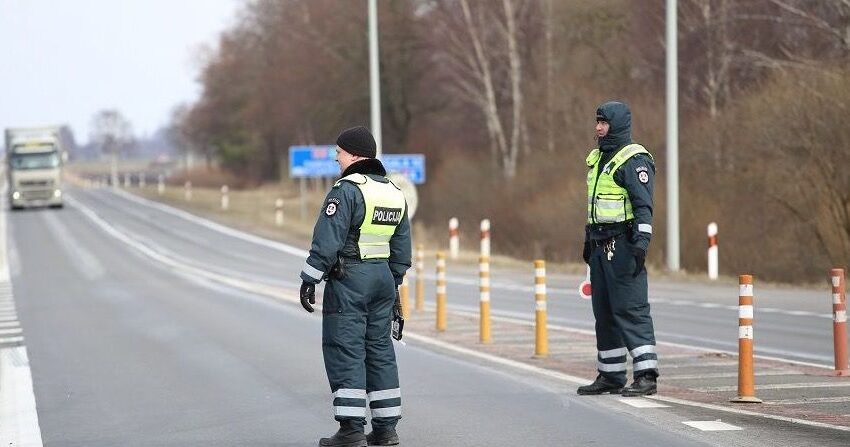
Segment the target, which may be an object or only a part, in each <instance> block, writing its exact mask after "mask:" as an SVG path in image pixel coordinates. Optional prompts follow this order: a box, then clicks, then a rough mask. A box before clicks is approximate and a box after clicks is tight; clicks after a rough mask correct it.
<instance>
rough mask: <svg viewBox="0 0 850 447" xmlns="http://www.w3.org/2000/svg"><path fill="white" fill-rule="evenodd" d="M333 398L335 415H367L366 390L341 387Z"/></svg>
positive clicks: (358, 416) (356, 416)
mask: <svg viewBox="0 0 850 447" xmlns="http://www.w3.org/2000/svg"><path fill="white" fill-rule="evenodd" d="M333 398H334V402H333V405H334V417H337V416H339V417H355V418H360V417H366V390H357V389H351V388H340V389H338V390H336V391H334V393H333Z"/></svg>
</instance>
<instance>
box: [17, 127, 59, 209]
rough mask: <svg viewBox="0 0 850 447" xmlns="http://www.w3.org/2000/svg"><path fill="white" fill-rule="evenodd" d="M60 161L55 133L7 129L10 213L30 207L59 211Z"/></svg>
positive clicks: (49, 130) (56, 134) (44, 130)
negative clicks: (46, 207)
mask: <svg viewBox="0 0 850 447" xmlns="http://www.w3.org/2000/svg"><path fill="white" fill-rule="evenodd" d="M62 159H63V157H62V150H61V147H60V145H59V138H58V129H54V128H43V129H41V128H37V129H7V130H6V160H7V166H6V168H7V169H6V172H7V176H8V181H9V204H10V207H11V208H12V209H13V210H16V209H21V208H24V207H30V206H49V207H52V208H61V207H62V206H63V198H62Z"/></svg>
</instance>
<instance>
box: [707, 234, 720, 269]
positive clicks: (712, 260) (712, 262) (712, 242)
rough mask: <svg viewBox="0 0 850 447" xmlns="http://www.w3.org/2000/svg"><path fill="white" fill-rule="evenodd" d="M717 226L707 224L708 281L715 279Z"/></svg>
mask: <svg viewBox="0 0 850 447" xmlns="http://www.w3.org/2000/svg"><path fill="white" fill-rule="evenodd" d="M717 265H718V259H717V224H716V223H714V222H712V223H710V224H708V279H717V270H718V267H717Z"/></svg>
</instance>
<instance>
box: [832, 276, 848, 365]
mask: <svg viewBox="0 0 850 447" xmlns="http://www.w3.org/2000/svg"><path fill="white" fill-rule="evenodd" d="M829 276H830V277H831V278H830V279H832V335H833V339H834V341H835V372H834V374H835V375H836V376H850V358H849V357H848V352H847V295H846V294H845V292H846V284H845V282H844V269H832V270H830V272H829Z"/></svg>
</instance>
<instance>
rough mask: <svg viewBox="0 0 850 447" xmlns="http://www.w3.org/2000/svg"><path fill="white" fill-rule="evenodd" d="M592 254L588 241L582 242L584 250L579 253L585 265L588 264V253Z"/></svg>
mask: <svg viewBox="0 0 850 447" xmlns="http://www.w3.org/2000/svg"><path fill="white" fill-rule="evenodd" d="M592 252H593V248H592V247H591V246H590V241H589V240H588V241H584V250H582V252H581V258H582V259H584V263H585V264H590V253H592Z"/></svg>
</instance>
